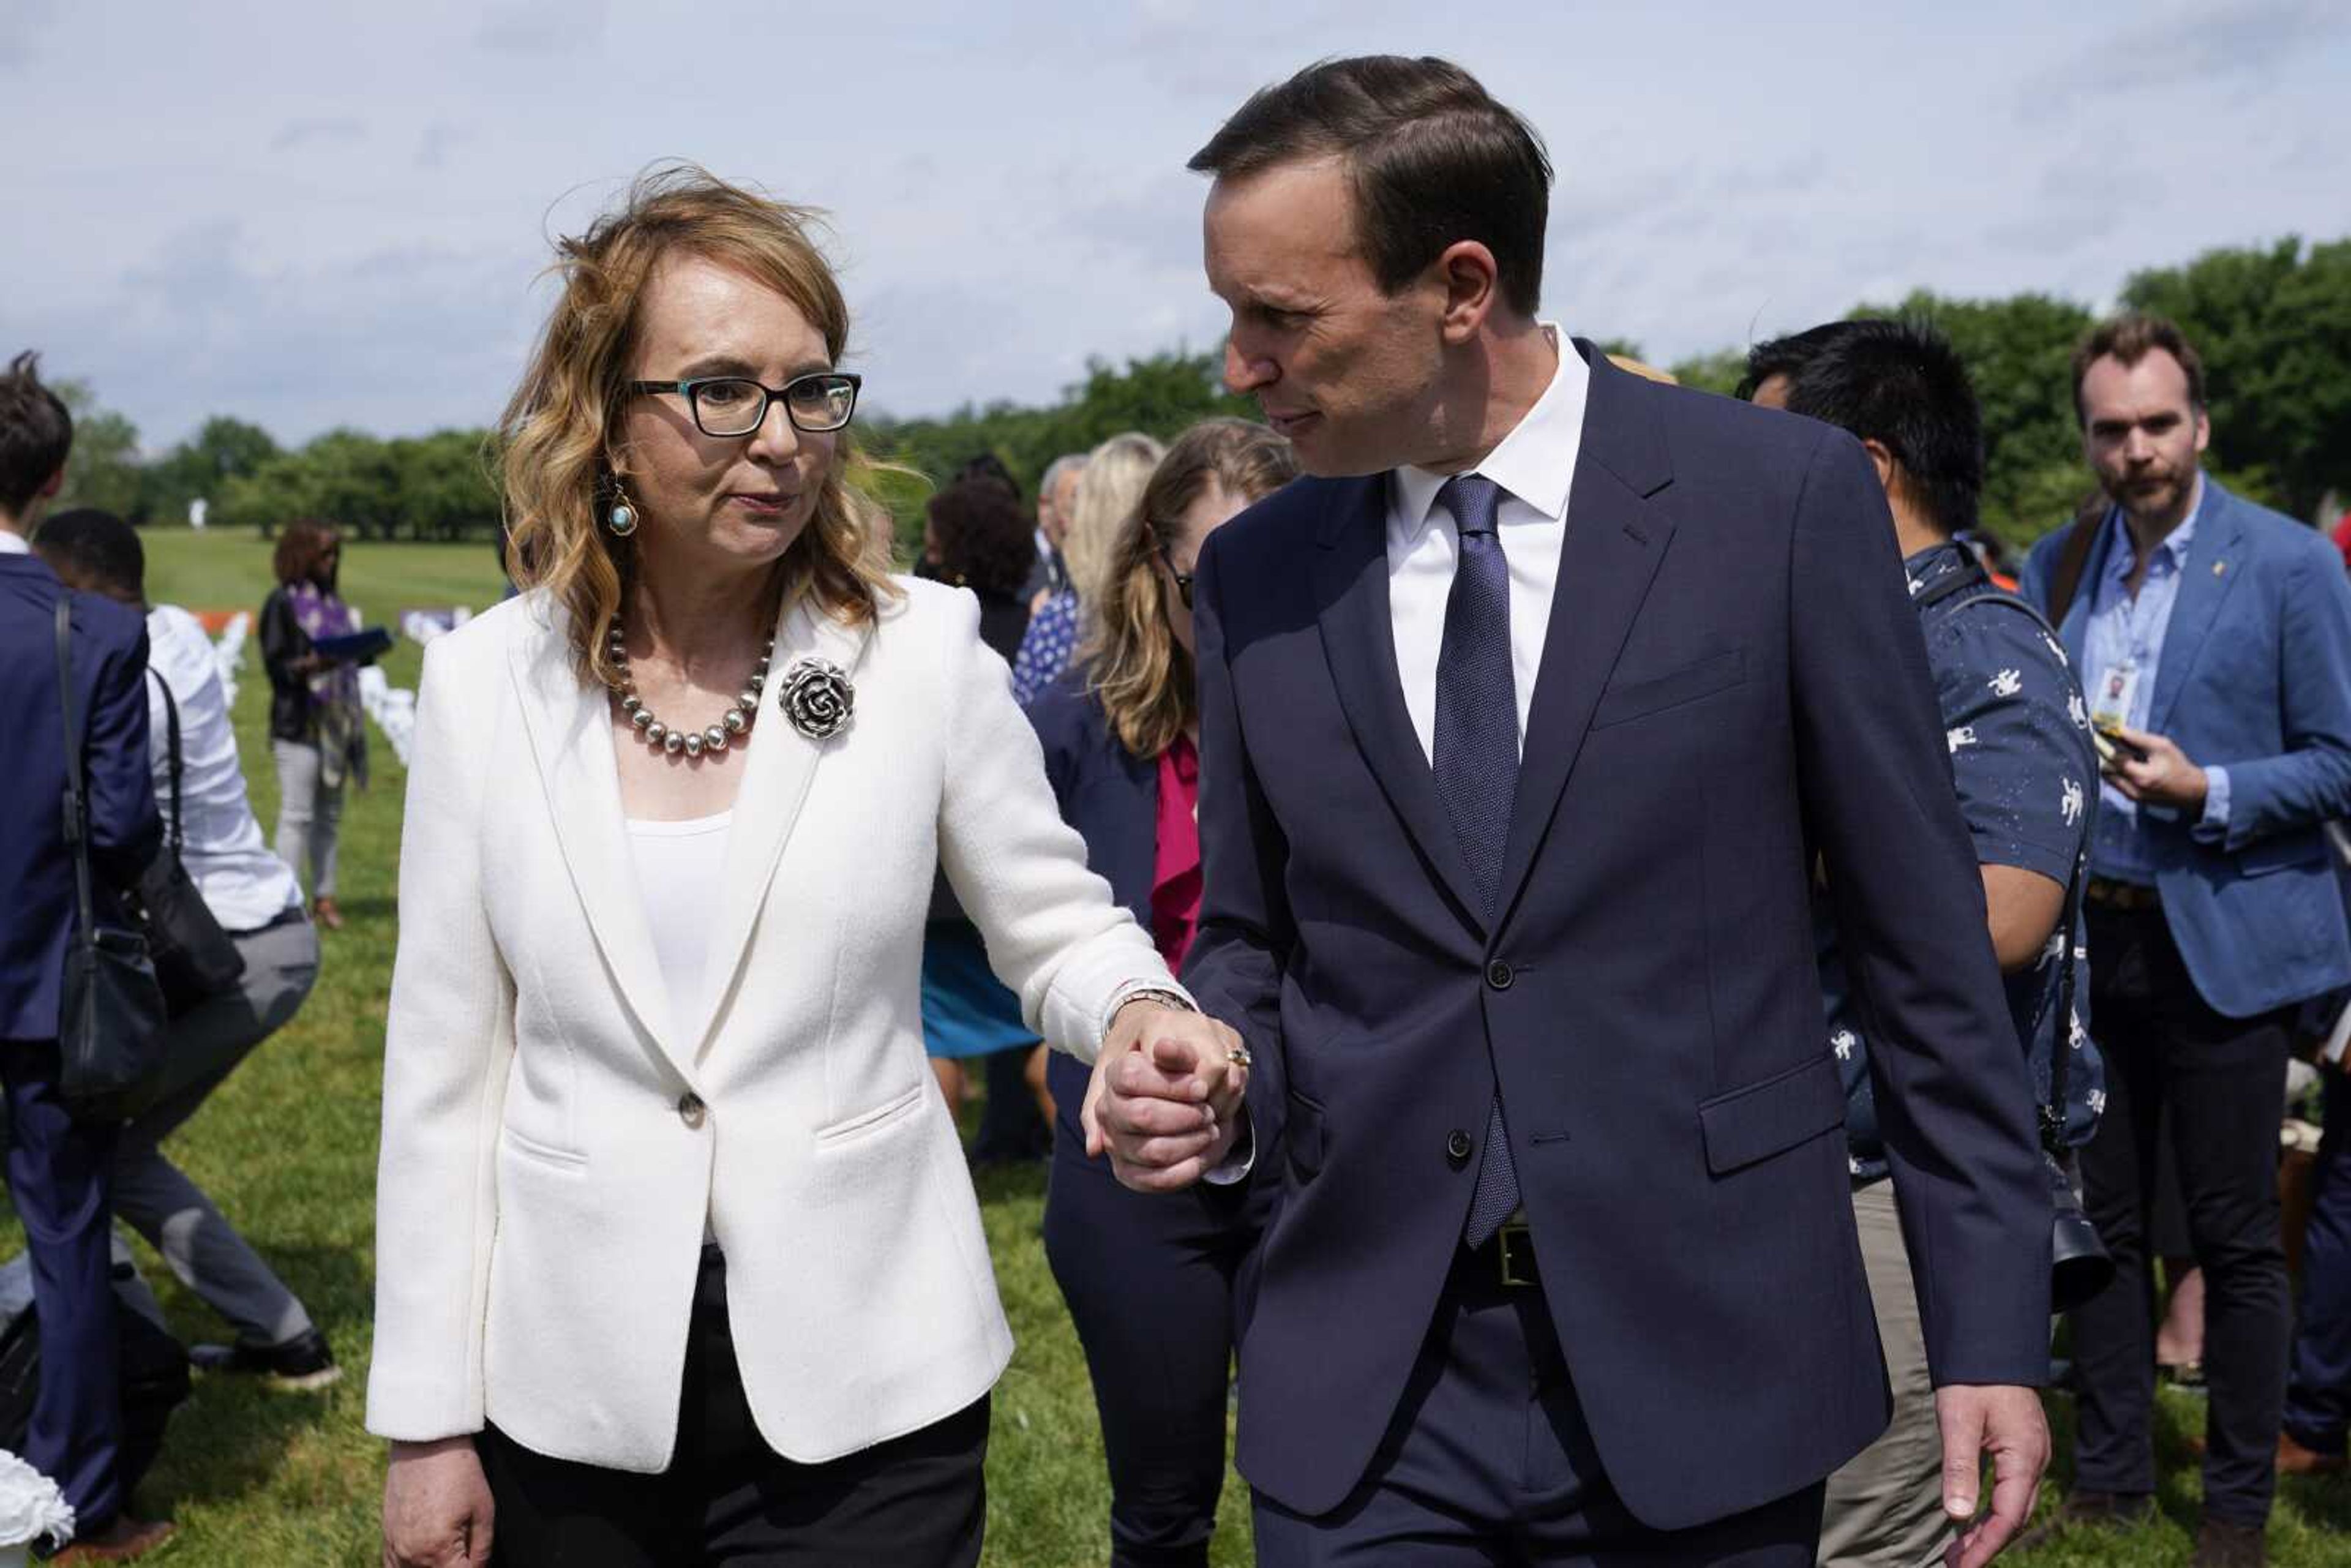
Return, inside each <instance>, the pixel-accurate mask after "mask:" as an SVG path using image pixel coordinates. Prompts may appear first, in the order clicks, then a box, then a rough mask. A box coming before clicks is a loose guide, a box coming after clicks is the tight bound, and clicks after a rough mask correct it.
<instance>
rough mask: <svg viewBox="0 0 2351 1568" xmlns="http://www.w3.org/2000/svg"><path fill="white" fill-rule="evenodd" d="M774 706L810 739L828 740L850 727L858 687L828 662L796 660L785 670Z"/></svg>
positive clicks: (837, 665) (838, 668) (808, 659)
mask: <svg viewBox="0 0 2351 1568" xmlns="http://www.w3.org/2000/svg"><path fill="white" fill-rule="evenodd" d="M776 706H778V707H780V708H782V709H783V710H784V716H785V717H786V718H788V719H789V720H791V721H792V727H793V728H794V729H797V730H799V732H800V733H801V734H802V735H805V736H807V737H809V738H810V740H830V739H831V738H832V737H834V736H836V735H839V734H840V733H841V731H842V730H844V729H846V728H848V727H849V720H850V717H851V716H852V714H854V713H855V711H856V708H857V688H856V687H855V686H852V685H850V684H849V677H848V675H846V674H843V673H842V671H841V666H840V665H839V664H834V663H832V662H831V660H829V659H813V658H805V657H804V658H799V659H795V660H793V661H792V663H791V665H790V667H789V668H788V669H786V670H785V671H784V679H783V684H782V685H781V686H780V687H779V688H778V690H777V693H776Z"/></svg>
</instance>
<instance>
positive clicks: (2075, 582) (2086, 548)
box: [2049, 507, 2106, 626]
mask: <svg viewBox="0 0 2351 1568" xmlns="http://www.w3.org/2000/svg"><path fill="white" fill-rule="evenodd" d="M2105 521H2106V514H2105V508H2103V507H2101V508H2100V509H2099V510H2097V511H2096V512H2094V513H2092V514H2091V515H2089V516H2088V517H2075V518H2074V522H2073V531H2072V532H2071V533H2069V534H2067V535H2066V536H2065V543H2064V546H2063V547H2062V548H2061V549H2059V550H2058V551H2057V565H2056V567H2055V569H2054V570H2052V571H2051V572H2050V574H2049V619H2050V620H2051V621H2053V622H2056V623H2057V624H2058V625H2060V626H2062V625H2064V623H2065V612H2067V611H2069V610H2071V609H2073V608H2074V594H2076V593H2078V592H2080V591H2081V589H2082V573H2083V572H2084V571H2085V570H2088V568H2089V565H2090V551H2091V549H2093V548H2095V546H2096V544H2097V542H2098V531H2099V530H2100V529H2101V528H2104V527H2105Z"/></svg>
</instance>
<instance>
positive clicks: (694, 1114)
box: [677, 1094, 704, 1129]
mask: <svg viewBox="0 0 2351 1568" xmlns="http://www.w3.org/2000/svg"><path fill="white" fill-rule="evenodd" d="M703 1109H704V1107H703V1103H702V1096H701V1095H699V1094H684V1095H681V1096H679V1098H678V1102H677V1119H678V1120H679V1121H681V1122H683V1123H684V1124H686V1125H687V1126H689V1127H694V1128H697V1129H698V1128H699V1127H701V1125H702V1116H703Z"/></svg>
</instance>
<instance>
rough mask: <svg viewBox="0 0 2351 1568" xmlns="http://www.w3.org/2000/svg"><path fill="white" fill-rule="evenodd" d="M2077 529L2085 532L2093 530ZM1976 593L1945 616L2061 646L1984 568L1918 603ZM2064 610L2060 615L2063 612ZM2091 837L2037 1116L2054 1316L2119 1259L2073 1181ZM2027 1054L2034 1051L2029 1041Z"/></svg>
mask: <svg viewBox="0 0 2351 1568" xmlns="http://www.w3.org/2000/svg"><path fill="white" fill-rule="evenodd" d="M2079 531H2082V532H2085V533H2086V532H2087V531H2088V530H2079ZM2087 554H2088V551H2087V549H2086V548H2085V549H2079V550H2077V549H2074V542H2073V541H2072V540H2070V539H2069V540H2067V541H2066V545H2065V555H2066V561H2065V562H2061V563H2060V577H2061V579H2062V581H2061V583H2060V588H2059V592H2060V596H2061V598H2062V599H2063V600H2064V601H2071V600H2072V598H2073V596H2074V588H2075V586H2076V585H2078V584H2079V582H2080V580H2081V576H2082V559H2081V558H2083V557H2085V556H2086V555H2087ZM1970 589H1972V590H1974V592H1972V593H1968V597H1966V598H1965V599H1961V600H1960V601H1959V602H1958V603H1957V604H1954V605H1952V606H1951V607H1950V608H1949V609H1948V610H1946V611H1944V612H1943V613H1944V614H1946V615H1957V614H1958V613H1959V612H1961V611H1963V610H1966V609H1968V608H1969V607H1970V606H1971V605H1975V604H1981V603H1994V604H2005V605H2007V606H2009V607H2010V608H2011V609H2014V610H2018V611H2021V612H2023V613H2024V614H2026V615H2029V616H2031V617H2032V619H2033V622H2035V623H2036V624H2038V625H2039V626H2040V628H2041V630H2042V631H2043V632H2044V633H2046V634H2047V636H2048V638H2049V641H2050V643H2051V644H2052V645H2053V646H2058V645H2061V644H2059V643H2058V639H2057V632H2056V630H2055V628H2053V627H2052V626H2051V625H2050V624H2049V622H2048V621H2047V620H2046V619H2045V618H2044V617H2043V615H2042V613H2041V612H2039V611H2038V610H2035V609H2034V608H2033V607H2032V605H2031V604H2029V603H2027V602H2025V601H2023V600H2022V599H2020V598H2018V597H2017V596H2016V595H2015V594H2013V593H2009V592H2006V591H2002V590H2001V588H2000V587H1998V586H1997V585H1996V584H1994V583H1993V582H1992V580H1991V577H1990V576H1989V575H1988V574H1986V573H1985V571H1984V570H1983V568H1982V566H1981V565H1980V564H1978V565H1975V566H1974V567H1973V568H1972V570H1969V571H1964V572H1954V573H1952V574H1951V575H1950V576H1949V577H1948V578H1946V579H1944V580H1942V581H1941V582H1938V583H1937V584H1936V585H1935V586H1934V587H1933V588H1930V589H1928V591H1926V592H1925V593H1923V594H1921V595H1919V596H1918V598H1917V601H1916V603H1917V607H1918V608H1919V609H1920V610H1922V611H1923V610H1926V609H1928V608H1929V607H1930V606H1933V605H1936V604H1938V603H1940V602H1941V601H1944V600H1946V599H1949V598H1951V597H1952V596H1954V595H1956V594H1959V593H1967V592H1968V591H1969V590H1970ZM2059 613H2061V614H2062V613H2063V611H2062V610H2061V611H2060V612H2059ZM2085 789H2087V790H2088V791H2089V800H2088V802H2087V809H2088V810H2092V811H2095V810H2097V794H2096V791H2095V784H2094V782H2093V781H2091V780H2085ZM2094 825H2095V824H2094ZM2089 842H2090V836H2089V834H2087V833H2085V834H2083V836H2082V848H2081V849H2080V850H2079V851H2078V852H2076V853H2075V854H2074V874H2073V877H2072V879H2071V880H2070V881H2069V882H2067V883H2066V884H2065V908H2064V914H2062V915H2059V916H2058V926H2057V929H2058V931H2059V932H2060V933H2062V934H2063V935H2064V940H2065V946H2064V954H2063V956H2062V963H2063V965H2064V967H2062V968H2060V969H2059V970H2058V972H2057V987H2056V995H2055V998H2054V999H2055V1001H2056V1004H2057V1008H2056V1010H2057V1035H2056V1039H2055V1040H2053V1042H2052V1043H2051V1046H2050V1051H2049V1098H2048V1100H2047V1101H2046V1102H2045V1103H2043V1104H2042V1105H2040V1106H2039V1107H2038V1116H2037V1118H2036V1119H2037V1120H2038V1122H2039V1124H2040V1126H2039V1129H2038V1130H2039V1132H2040V1134H2041V1157H2042V1161H2043V1164H2044V1165H2045V1166H2047V1167H2048V1172H2049V1188H2050V1203H2051V1206H2052V1207H2053V1209H2054V1210H2055V1217H2054V1218H2055V1225H2054V1228H2053V1232H2052V1234H2051V1237H2050V1249H2051V1256H2050V1274H2049V1310H2050V1311H2051V1312H2071V1311H2073V1310H2074V1308H2075V1307H2078V1306H2080V1305H2081V1304H2082V1303H2083V1302H2085V1301H2088V1300H2090V1299H2091V1298H2092V1297H2094V1296H2095V1295H2096V1294H2098V1292H2099V1291H2103V1290H2105V1288H2106V1282H2107V1281H2110V1280H2112V1279H2113V1278H2114V1277H2115V1260H2114V1259H2113V1258H2112V1257H2111V1256H2110V1255H2109V1254H2108V1253H2107V1251H2106V1245H2105V1241H2103V1240H2102V1239H2099V1236H2098V1228H2097V1227H2096V1226H2095V1225H2094V1224H2092V1223H2091V1221H2090V1217H2089V1215H2088V1214H2086V1213H2085V1212H2084V1210H2083V1207H2082V1195H2081V1192H2080V1190H2079V1188H2078V1187H2077V1186H2075V1180H2074V1164H2075V1162H2074V1153H2073V1151H2072V1150H2071V1149H2069V1148H2067V1147H2066V1146H2065V1080H2066V1076H2067V1074H2066V1067H2067V1063H2068V1062H2069V1061H2071V1060H2072V1058H2073V1055H2074V1042H2073V1029H2074V969H2075V958H2074V938H2075V936H2076V934H2077V933H2078V932H2079V931H2080V930H2081V920H2082V895H2083V893H2084V891H2085V889H2086V887H2087V885H2088V881H2089V864H2090V850H2089ZM2049 1000H2050V998H2049V997H2048V994H2047V993H2046V992H2044V993H2043V1001H2042V1005H2041V1008H2040V1009H2039V1010H2038V1011H2037V1012H2035V1013H2034V1014H2033V1018H2032V1037H2033V1038H2034V1039H2038V1038H2039V1037H2040V1034H2041V1026H2042V1023H2043V1021H2044V1020H2045V1019H2047V1018H2048V1017H2049ZM2027 1049H2028V1051H2029V1050H2030V1042H2029V1041H2028V1042H2027Z"/></svg>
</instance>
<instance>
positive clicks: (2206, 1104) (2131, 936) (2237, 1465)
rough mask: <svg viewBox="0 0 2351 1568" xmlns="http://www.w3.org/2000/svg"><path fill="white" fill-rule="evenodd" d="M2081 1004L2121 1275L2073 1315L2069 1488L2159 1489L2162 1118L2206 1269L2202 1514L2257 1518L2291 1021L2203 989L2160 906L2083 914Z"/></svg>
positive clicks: (2281, 1376)
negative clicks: (2238, 1012)
mask: <svg viewBox="0 0 2351 1568" xmlns="http://www.w3.org/2000/svg"><path fill="white" fill-rule="evenodd" d="M2089 935H2090V984H2091V995H2090V1010H2091V1017H2092V1018H2093V1019H2095V1020H2096V1024H2097V1036H2098V1049H2099V1051H2100V1052H2101V1053H2103V1055H2104V1056H2105V1064H2106V1103H2105V1112H2104V1113H2103V1114H2102V1116H2101V1117H2100V1120H2099V1123H2098V1131H2097V1135H2096V1136H2095V1137H2094V1138H2093V1139H2091V1141H2090V1144H2089V1146H2088V1147H2087V1148H2085V1149H2084V1150H2083V1151H2082V1185H2083V1189H2084V1202H2085V1207H2087V1209H2088V1211H2089V1216H2090V1218H2091V1219H2092V1220H2093V1221H2094V1222H2095V1224H2096V1225H2097V1228H2098V1234H2099V1235H2100V1236H2101V1237H2103V1238H2104V1239H2105V1243H2106V1249H2107V1250H2108V1251H2110V1252H2112V1253H2113V1254H2114V1260H2115V1279H2114V1282H2113V1283H2112V1284H2111V1285H2109V1286H2108V1287H2107V1288H2106V1290H2105V1292H2104V1293H2102V1294H2101V1295H2100V1296H2099V1297H2098V1298H2097V1299H2096V1300H2095V1301H2091V1302H2090V1303H2089V1304H2088V1305H2086V1306H2085V1307H2083V1308H2082V1309H2081V1310H2080V1311H2078V1312H2075V1313H2074V1315H2073V1325H2074V1364H2075V1366H2076V1368H2077V1371H2078V1375H2079V1378H2080V1393H2081V1433H2080V1437H2079V1440H2078V1442H2077V1444H2076V1446H2075V1450H2074V1484H2075V1485H2076V1486H2077V1487H2079V1488H2081V1489H2083V1490H2089V1491H2101V1492H2115V1493H2120V1494H2126V1495H2145V1494H2148V1493H2152V1492H2153V1491H2154V1490H2155V1447H2154V1432H2153V1424H2152V1423H2153V1417H2154V1405H2155V1292H2154V1278H2153V1271H2152V1270H2151V1269H2150V1268H2149V1267H2148V1263H2149V1248H2148V1244H2147V1232H2148V1222H2147V1216H2148V1210H2149V1207H2150V1206H2151V1204H2152V1201H2153V1192H2154V1184H2155V1173H2156V1167H2157V1158H2156V1151H2157V1145H2158V1138H2159V1137H2160V1136H2161V1135H2162V1129H2163V1128H2164V1127H2165V1125H2166V1113H2167V1112H2168V1132H2169V1136H2170V1140H2171V1152H2172V1154H2173V1155H2174V1157H2175V1158H2176V1159H2177V1160H2178V1162H2179V1186H2180V1191H2181V1194H2182V1196H2183V1197H2184V1198H2185V1199H2186V1202H2187V1206H2188V1233H2189V1245H2190V1248H2191V1249H2192V1250H2193V1251H2194V1253H2195V1256H2196V1261H2197V1263H2198V1265H2199V1267H2201V1268H2202V1269H2203V1270H2204V1290H2205V1297H2204V1303H2205V1304H2204V1380H2205V1385H2206V1387H2207V1389H2208V1390H2209V1396H2210V1420H2209V1423H2208V1427H2207V1438H2208V1443H2209V1447H2208V1448H2207V1451H2206V1453H2205V1458H2204V1511H2205V1513H2206V1515H2207V1516H2208V1517H2210V1518H2212V1519H2217V1520H2222V1521H2228V1522H2231V1523H2236V1524H2254V1525H2258V1524H2260V1523H2262V1521H2265V1520H2266V1519H2267V1518H2268V1517H2269V1511H2270V1500H2271V1497H2272V1495H2273V1493H2274V1492H2275V1491H2276V1490H2277V1467H2276V1459H2275V1455H2276V1448H2277V1436H2278V1419H2279V1410H2280V1406H2281V1405H2282V1404H2283V1400H2284V1396H2285V1357H2286V1341H2287V1337H2288V1334H2289V1332H2290V1329H2291V1323H2292V1308H2291V1303H2290V1301H2289V1299H2288V1295H2287V1291H2286V1273H2285V1252H2284V1249H2283V1245H2282V1243H2281V1240H2280V1235H2279V1228H2278V1197H2277V1159H2278V1123H2279V1120H2280V1118H2281V1116H2282V1114H2283V1105H2284V1100H2285V1064H2286V1056H2287V1051H2288V1049H2289V1045H2290V1040H2289V1038H2288V1034H2287V1030H2286V1022H2285V1015H2283V1014H2281V1013H2270V1014H2264V1015H2262V1016H2261V1017H2259V1018H2252V1019H2232V1018H2228V1017H2224V1016H2223V1015H2222V1014H2220V1013H2218V1012H2215V1011H2214V1010H2213V1009H2211V1008H2210V1007H2209V1006H2207V1005H2206V1004H2205V1001H2204V998H2202V997H2201V996H2200V995H2199V993H2198V992H2197V989H2196V986H2195V982H2194V981H2193V980H2191V979H2190V978H2189V974H2188V969H2187V966H2186V965H2185V964H2184V963H2183V962H2182V961H2181V959H2180V956H2179V948H2178V947H2177V946H2175V945H2174V944H2173V942H2172V939H2171V932H2170V929H2169V927H2168V926H2167V925H2165V923H2164V917H2163V912H2162V910H2161V909H2159V908H2148V909H2137V910H2129V911H2125V910H2118V909H2113V908H2109V907H2105V906H2103V905H2100V904H2092V905H2091V906H2090V909H2089Z"/></svg>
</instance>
